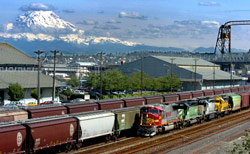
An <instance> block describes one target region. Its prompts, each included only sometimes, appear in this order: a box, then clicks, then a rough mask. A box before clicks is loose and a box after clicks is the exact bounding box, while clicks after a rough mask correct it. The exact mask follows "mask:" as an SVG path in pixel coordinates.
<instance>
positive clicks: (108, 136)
mask: <svg viewBox="0 0 250 154" xmlns="http://www.w3.org/2000/svg"><path fill="white" fill-rule="evenodd" d="M105 139H106V143H107V142H108V141H110V139H111V135H109V134H108V135H106V137H105Z"/></svg>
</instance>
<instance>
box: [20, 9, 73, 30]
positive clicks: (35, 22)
mask: <svg viewBox="0 0 250 154" xmlns="http://www.w3.org/2000/svg"><path fill="white" fill-rule="evenodd" d="M16 24H17V26H18V25H20V26H24V27H27V28H30V29H31V30H32V28H53V29H64V30H65V29H67V30H69V31H72V32H75V31H76V30H77V29H76V27H75V26H74V25H73V24H71V23H69V22H67V21H64V20H63V19H61V18H60V17H59V16H58V15H56V14H55V13H54V12H53V11H33V12H27V13H25V14H24V15H20V16H19V17H18V18H17V20H16Z"/></svg>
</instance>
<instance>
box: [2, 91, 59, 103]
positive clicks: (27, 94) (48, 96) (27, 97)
mask: <svg viewBox="0 0 250 154" xmlns="http://www.w3.org/2000/svg"><path fill="white" fill-rule="evenodd" d="M32 90H33V89H30V88H29V89H24V98H22V99H21V100H20V102H21V103H23V104H28V103H29V102H37V100H36V99H34V98H32V97H31V91H32ZM9 98H10V97H9V95H8V90H4V98H3V104H8V103H10V100H9ZM50 100H52V88H41V99H40V102H45V101H50ZM55 100H56V101H59V97H58V96H57V97H56V98H55Z"/></svg>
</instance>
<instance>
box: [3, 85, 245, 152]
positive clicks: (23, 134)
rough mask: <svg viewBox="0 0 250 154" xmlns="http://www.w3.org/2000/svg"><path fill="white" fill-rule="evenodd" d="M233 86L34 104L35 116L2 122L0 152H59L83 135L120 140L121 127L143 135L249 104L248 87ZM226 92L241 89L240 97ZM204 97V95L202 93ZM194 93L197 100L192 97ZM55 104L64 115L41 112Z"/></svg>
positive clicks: (84, 137) (79, 143) (76, 143)
mask: <svg viewBox="0 0 250 154" xmlns="http://www.w3.org/2000/svg"><path fill="white" fill-rule="evenodd" d="M246 88H248V86H246ZM235 89H236V88H228V89H224V90H222V89H221V90H210V91H197V92H185V93H178V94H170V95H163V96H151V97H145V98H142V97H141V98H126V99H124V100H126V101H124V100H112V101H101V102H98V103H86V104H71V105H68V108H67V107H65V106H54V107H51V108H45V107H43V108H32V109H33V110H32V112H30V113H29V116H33V117H31V119H27V120H21V121H13V122H2V123H0V138H1V139H5V140H2V141H1V142H0V153H2V154H5V153H36V152H41V151H44V150H49V151H50V152H52V153H55V152H57V151H53V150H57V149H66V150H70V149H71V148H72V147H75V148H79V147H80V146H82V144H83V143H84V141H85V140H88V139H92V138H96V137H100V136H105V137H106V138H107V139H110V138H113V139H116V138H117V137H118V136H119V135H120V134H121V133H123V132H124V133H125V134H131V133H134V134H136V132H143V133H141V134H140V135H149V136H152V135H155V134H157V133H158V132H164V131H167V130H171V129H175V128H180V127H184V126H188V125H192V123H196V122H201V121H202V120H210V119H212V118H215V117H218V116H220V115H221V116H223V115H225V114H227V113H229V112H234V111H237V110H239V109H242V108H248V107H249V97H250V92H238V91H243V90H245V89H244V87H243V90H239V88H237V91H236V90H235ZM248 90H249V89H246V91H248ZM226 92H231V93H232V92H238V93H239V95H240V97H239V96H238V95H237V94H226ZM209 95H216V96H218V98H217V97H214V96H211V97H209ZM202 96H203V98H202V99H200V98H198V97H202ZM204 96H206V97H205V98H204ZM194 97H196V98H197V99H195V100H189V99H192V98H194ZM239 98H240V99H239ZM145 100H146V101H145ZM183 100H185V101H183ZM222 100H223V101H222ZM240 100H241V101H240ZM239 101H240V107H239ZM156 103H161V104H156ZM167 104H169V105H167ZM134 105H136V106H134ZM140 105H142V106H140ZM133 106H134V107H133ZM54 108H57V109H58V108H62V109H63V112H64V113H63V115H56V116H49V117H39V116H43V115H44V116H47V115H46V114H50V113H51V115H53V112H56V110H55V109H54ZM100 109H101V110H100ZM93 110H94V111H93ZM59 111H61V109H60V110H59ZM58 113H60V114H61V113H62V112H58ZM66 113H70V114H66ZM35 116H38V117H39V118H35ZM145 124H146V125H145ZM138 128H139V129H138ZM144 128H145V129H144ZM142 130H143V131H142ZM145 130H146V131H145ZM42 153H43V152H42Z"/></svg>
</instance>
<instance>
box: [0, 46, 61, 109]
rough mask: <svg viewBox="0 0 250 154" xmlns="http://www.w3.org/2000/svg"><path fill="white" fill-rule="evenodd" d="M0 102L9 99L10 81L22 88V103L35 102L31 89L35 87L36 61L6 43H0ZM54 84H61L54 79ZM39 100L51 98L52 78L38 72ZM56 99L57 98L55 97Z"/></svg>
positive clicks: (6, 101)
mask: <svg viewBox="0 0 250 154" xmlns="http://www.w3.org/2000/svg"><path fill="white" fill-rule="evenodd" d="M0 55H1V56H0V97H1V101H0V102H1V103H0V104H7V103H9V102H10V101H9V100H8V99H9V96H8V87H9V84H10V83H19V84H20V85H21V86H22V87H23V88H24V98H23V99H22V100H21V102H23V103H29V102H35V101H36V100H35V99H33V98H32V97H31V96H30V95H31V91H32V90H33V89H35V88H37V68H38V64H37V61H36V60H35V59H33V58H31V57H29V56H28V55H26V54H24V53H23V52H21V51H19V50H17V49H16V48H14V47H12V46H10V45H9V44H7V43H0ZM56 86H58V87H59V86H63V84H62V83H61V82H59V81H56ZM40 87H41V96H42V98H41V102H43V101H47V100H51V99H52V89H53V79H52V77H49V76H46V75H44V74H42V73H41V74H40ZM57 99H58V98H57Z"/></svg>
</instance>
